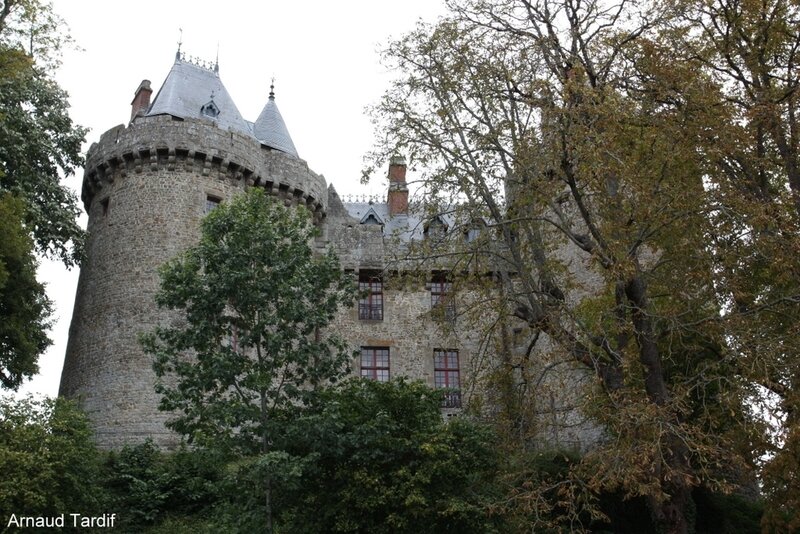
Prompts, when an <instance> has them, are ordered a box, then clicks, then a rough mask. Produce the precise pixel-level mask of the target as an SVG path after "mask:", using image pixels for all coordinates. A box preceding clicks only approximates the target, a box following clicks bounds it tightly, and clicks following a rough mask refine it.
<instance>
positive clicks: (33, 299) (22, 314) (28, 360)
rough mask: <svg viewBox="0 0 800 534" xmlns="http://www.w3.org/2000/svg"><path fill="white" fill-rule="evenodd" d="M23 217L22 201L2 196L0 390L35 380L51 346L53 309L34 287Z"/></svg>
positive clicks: (37, 286) (37, 285)
mask: <svg viewBox="0 0 800 534" xmlns="http://www.w3.org/2000/svg"><path fill="white" fill-rule="evenodd" d="M24 213H25V211H24V209H23V202H22V201H21V200H19V199H18V198H15V197H13V196H12V195H11V194H9V193H5V194H2V193H0V236H3V237H2V240H0V385H2V387H3V388H8V389H17V388H18V387H19V385H20V384H21V383H22V381H23V380H24V379H25V378H29V377H31V376H33V375H34V374H36V372H37V371H38V370H39V367H38V366H37V365H36V362H37V360H38V358H39V355H40V354H41V353H43V352H44V351H45V349H46V348H47V347H49V346H50V344H51V342H50V340H49V339H48V338H47V329H48V328H49V326H50V323H49V321H48V318H49V316H50V314H51V313H52V306H51V303H50V301H49V300H48V299H47V296H46V295H45V291H44V286H43V285H42V284H40V283H39V282H37V281H36V265H37V264H36V258H35V256H34V255H33V243H32V242H31V239H30V236H29V235H28V232H27V229H26V227H25V225H24V223H23V219H24Z"/></svg>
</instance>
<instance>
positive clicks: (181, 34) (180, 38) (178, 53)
mask: <svg viewBox="0 0 800 534" xmlns="http://www.w3.org/2000/svg"><path fill="white" fill-rule="evenodd" d="M178 31H179V32H180V37H178V51H177V52H175V61H180V59H181V46H182V45H183V28H178Z"/></svg>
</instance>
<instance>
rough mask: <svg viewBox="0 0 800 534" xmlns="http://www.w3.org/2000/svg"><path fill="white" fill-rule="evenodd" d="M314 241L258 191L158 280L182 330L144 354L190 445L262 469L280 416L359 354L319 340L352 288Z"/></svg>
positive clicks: (301, 223) (207, 222) (213, 221)
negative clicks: (253, 460) (252, 460)
mask: <svg viewBox="0 0 800 534" xmlns="http://www.w3.org/2000/svg"><path fill="white" fill-rule="evenodd" d="M315 235H316V231H315V228H314V227H313V226H312V225H311V223H310V217H309V214H308V212H307V211H306V210H304V208H302V207H296V208H287V207H285V206H283V205H282V203H280V202H279V201H278V200H276V199H273V198H271V197H268V196H267V195H266V194H265V193H264V191H263V190H260V189H251V190H249V191H248V192H247V193H245V194H242V195H241V196H239V197H237V198H236V199H234V200H233V201H231V202H230V203H224V204H222V205H221V206H219V207H218V208H216V209H215V210H214V211H213V212H212V213H210V214H209V215H208V216H207V217H206V218H205V219H204V221H203V225H202V237H201V240H200V243H199V244H198V245H196V246H194V247H192V248H190V249H189V250H188V251H187V252H185V253H184V254H182V255H181V256H179V257H178V258H177V259H175V260H173V261H171V262H169V263H168V264H167V265H165V266H164V268H163V269H162V270H161V277H162V283H161V290H160V292H159V294H158V296H157V302H158V304H159V305H160V306H163V307H166V308H168V309H172V310H176V312H177V314H176V323H175V324H174V325H173V326H163V327H160V328H158V329H157V330H156V331H155V332H153V333H150V334H148V335H146V336H145V337H144V347H145V349H146V350H147V351H148V352H149V353H151V354H153V355H154V357H155V371H156V374H157V375H158V376H159V377H161V379H162V380H161V381H160V382H159V385H158V387H157V389H158V391H159V392H160V393H161V394H162V395H163V398H162V402H161V406H160V408H161V409H163V410H169V411H173V412H175V415H176V417H175V418H174V419H173V420H172V422H171V423H170V424H169V426H170V427H171V428H173V429H174V430H177V431H178V432H180V433H181V434H183V435H185V436H186V437H187V438H188V439H189V440H190V441H192V442H195V443H198V444H201V445H205V446H209V447H212V448H216V449H221V450H224V451H228V452H231V453H233V454H236V455H240V456H260V457H261V458H267V455H268V454H269V453H270V452H272V449H271V425H272V424H273V418H272V416H273V414H274V413H275V411H276V410H279V409H283V410H286V409H289V408H291V407H296V406H299V405H301V404H302V401H303V399H304V397H305V395H307V394H308V392H310V391H313V390H314V389H315V388H317V387H319V386H323V385H326V384H329V383H331V382H333V381H336V380H337V379H339V378H340V377H341V376H343V374H344V372H345V371H346V365H347V364H348V363H349V359H350V357H352V354H351V353H350V352H348V350H347V348H346V346H345V344H344V342H343V341H342V340H341V339H339V338H337V337H335V336H333V335H328V334H322V332H321V329H323V328H324V327H325V326H326V325H328V324H329V323H330V321H331V320H332V319H333V316H334V313H335V312H336V310H337V309H338V308H339V307H340V306H342V305H346V304H350V303H351V301H352V299H353V297H354V289H353V285H352V281H351V280H350V278H349V277H348V276H347V275H346V274H345V273H344V272H343V271H342V270H341V268H340V267H339V262H338V260H337V259H336V257H335V256H334V255H333V254H332V252H328V253H326V254H316V253H315V251H314V248H313V240H314V237H315ZM268 464H269V460H268V459H265V460H264V461H263V462H261V463H260V464H257V465H262V466H266V465H268ZM264 480H265V486H266V487H265V499H266V502H265V504H266V510H267V518H266V527H267V530H268V531H271V529H272V518H271V505H270V477H269V474H265V476H264Z"/></svg>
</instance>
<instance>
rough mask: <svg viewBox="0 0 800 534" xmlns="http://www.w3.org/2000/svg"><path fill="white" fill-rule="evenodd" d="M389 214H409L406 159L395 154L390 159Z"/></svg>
mask: <svg viewBox="0 0 800 534" xmlns="http://www.w3.org/2000/svg"><path fill="white" fill-rule="evenodd" d="M386 201H387V203H388V204H389V215H391V216H395V215H399V214H404V215H407V214H408V185H406V160H405V158H403V156H400V155H394V156H392V159H391V160H389V194H388V195H387V199H386Z"/></svg>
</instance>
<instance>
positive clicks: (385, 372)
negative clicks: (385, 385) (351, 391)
mask: <svg viewBox="0 0 800 534" xmlns="http://www.w3.org/2000/svg"><path fill="white" fill-rule="evenodd" d="M361 376H363V377H365V378H371V379H372V380H377V381H378V382H388V380H389V347H361Z"/></svg>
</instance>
